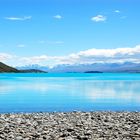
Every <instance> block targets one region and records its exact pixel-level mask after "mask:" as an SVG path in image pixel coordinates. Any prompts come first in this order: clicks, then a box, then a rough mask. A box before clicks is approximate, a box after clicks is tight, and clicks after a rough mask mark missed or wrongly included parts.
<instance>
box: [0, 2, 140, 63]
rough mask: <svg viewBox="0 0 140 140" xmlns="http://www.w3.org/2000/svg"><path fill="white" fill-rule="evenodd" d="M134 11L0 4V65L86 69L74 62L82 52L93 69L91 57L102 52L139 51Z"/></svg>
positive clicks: (123, 5) (134, 6) (95, 5)
mask: <svg viewBox="0 0 140 140" xmlns="http://www.w3.org/2000/svg"><path fill="white" fill-rule="evenodd" d="M139 5H140V1H139V0H133V1H132V0H0V59H1V61H3V62H5V63H7V64H10V65H22V64H23V62H24V63H25V64H33V63H39V64H42V65H50V64H52V63H53V64H54V65H55V64H63V63H69V60H68V59H73V63H85V62H86V61H85V60H84V62H83V61H82V62H81V59H80V60H76V61H75V60H74V59H75V58H76V57H78V59H79V57H80V56H81V51H82V54H83V52H84V54H85V53H87V52H93V54H90V56H91V55H92V59H90V58H88V61H90V60H91V63H94V61H95V56H94V55H95V54H97V52H98V57H99V56H100V55H103V54H104V53H103V50H104V51H105V50H106V49H107V50H108V51H110V50H113V51H114V50H116V48H120V51H121V50H122V49H123V51H121V52H122V53H123V52H124V51H125V52H127V50H128V49H131V50H132V51H136V50H137V51H139V47H138V45H139V44H140V40H139V36H140V28H139V25H140V14H139V13H140V8H139ZM136 46H137V47H136ZM127 48H128V49H127ZM111 53H112V52H111ZM117 53H118V52H116V53H115V55H118V54H117ZM119 53H120V52H119ZM123 54H124V53H123ZM79 55H80V56H79ZM86 55H87V54H86ZM67 56H68V57H67ZM71 56H72V58H71ZM73 57H74V58H73ZM84 57H85V56H84ZM129 57H130V56H129ZM93 58H94V60H93ZM56 59H57V62H56ZM82 59H83V57H82ZM109 59H111V58H109ZM125 59H126V58H125ZM131 59H136V58H131ZM15 60H19V62H17V61H15ZM109 61H110V60H109ZM126 61H129V60H126ZM137 61H138V60H137Z"/></svg>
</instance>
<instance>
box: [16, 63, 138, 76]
mask: <svg viewBox="0 0 140 140" xmlns="http://www.w3.org/2000/svg"><path fill="white" fill-rule="evenodd" d="M16 68H17V69H19V70H27V69H37V70H41V71H47V72H53V73H54V72H61V73H63V72H82V73H92V72H93V73H94V72H140V63H131V62H125V63H93V64H75V65H69V64H64V65H57V66H55V67H53V68H49V67H48V66H40V65H37V64H35V65H28V66H22V67H16Z"/></svg>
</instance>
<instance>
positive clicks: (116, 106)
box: [0, 73, 140, 113]
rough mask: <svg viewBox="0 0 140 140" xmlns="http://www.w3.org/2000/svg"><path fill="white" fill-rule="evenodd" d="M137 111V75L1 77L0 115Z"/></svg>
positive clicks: (139, 107)
mask: <svg viewBox="0 0 140 140" xmlns="http://www.w3.org/2000/svg"><path fill="white" fill-rule="evenodd" d="M75 110H78V111H100V110H101V111H124V110H125V111H140V74H127V73H125V74H124V73H118V74H113V73H97V74H95V73H93V74H88V73H87V74H86V73H85V74H82V73H81V74H80V73H67V74H66V73H65V74H51V73H50V74H49V73H48V74H47V73H46V74H0V113H9V112H54V111H57V112H61V111H64V112H68V111H75Z"/></svg>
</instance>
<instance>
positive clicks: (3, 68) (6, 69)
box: [0, 62, 20, 73]
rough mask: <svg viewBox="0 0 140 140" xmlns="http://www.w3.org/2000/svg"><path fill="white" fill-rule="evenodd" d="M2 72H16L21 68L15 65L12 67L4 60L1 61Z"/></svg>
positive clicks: (0, 68)
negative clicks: (3, 61)
mask: <svg viewBox="0 0 140 140" xmlns="http://www.w3.org/2000/svg"><path fill="white" fill-rule="evenodd" d="M0 72H1V73H5V72H13V73H14V72H15V73H18V72H20V71H19V70H17V69H15V68H13V67H10V66H8V65H6V64H4V63H2V62H0Z"/></svg>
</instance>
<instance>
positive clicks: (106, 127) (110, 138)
mask: <svg viewBox="0 0 140 140" xmlns="http://www.w3.org/2000/svg"><path fill="white" fill-rule="evenodd" d="M0 139H5V140H12V139H14V140H34V139H35V140H45V139H46V140H93V139H94V140H122V139H123V140H140V112H77V111H74V112H68V113H57V112H55V113H19V114H13V113H12V114H0Z"/></svg>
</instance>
